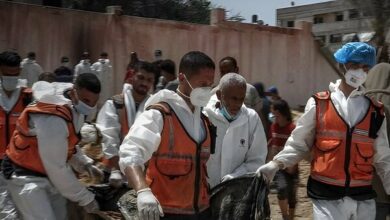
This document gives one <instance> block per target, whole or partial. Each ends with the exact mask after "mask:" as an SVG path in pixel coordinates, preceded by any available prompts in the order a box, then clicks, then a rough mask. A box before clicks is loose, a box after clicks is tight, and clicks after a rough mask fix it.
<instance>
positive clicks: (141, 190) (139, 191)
mask: <svg viewBox="0 0 390 220" xmlns="http://www.w3.org/2000/svg"><path fill="white" fill-rule="evenodd" d="M146 191H150V192H151V191H152V189H150V188H149V187H148V188H143V189H140V190H138V191H137V195H139V194H140V193H142V192H146Z"/></svg>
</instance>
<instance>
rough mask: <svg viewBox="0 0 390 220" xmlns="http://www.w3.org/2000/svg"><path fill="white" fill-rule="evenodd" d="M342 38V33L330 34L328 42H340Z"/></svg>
mask: <svg viewBox="0 0 390 220" xmlns="http://www.w3.org/2000/svg"><path fill="white" fill-rule="evenodd" d="M342 40H343V35H342V34H331V35H330V39H329V42H330V43H340V42H341V41H342Z"/></svg>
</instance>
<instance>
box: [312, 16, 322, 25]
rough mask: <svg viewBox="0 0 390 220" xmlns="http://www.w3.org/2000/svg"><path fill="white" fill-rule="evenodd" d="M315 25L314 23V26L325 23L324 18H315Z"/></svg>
mask: <svg viewBox="0 0 390 220" xmlns="http://www.w3.org/2000/svg"><path fill="white" fill-rule="evenodd" d="M313 23H314V24H321V23H324V18H323V17H320V16H316V17H314V21H313Z"/></svg>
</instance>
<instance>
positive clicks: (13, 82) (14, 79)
mask: <svg viewBox="0 0 390 220" xmlns="http://www.w3.org/2000/svg"><path fill="white" fill-rule="evenodd" d="M19 78H20V77H19V76H2V77H1V85H2V86H3V89H4V90H6V91H13V90H15V89H16V87H17V86H18V81H19Z"/></svg>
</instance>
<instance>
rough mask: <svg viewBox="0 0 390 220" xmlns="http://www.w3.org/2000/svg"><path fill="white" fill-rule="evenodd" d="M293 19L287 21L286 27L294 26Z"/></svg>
mask: <svg viewBox="0 0 390 220" xmlns="http://www.w3.org/2000/svg"><path fill="white" fill-rule="evenodd" d="M294 26H295V25H294V21H287V27H294Z"/></svg>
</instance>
